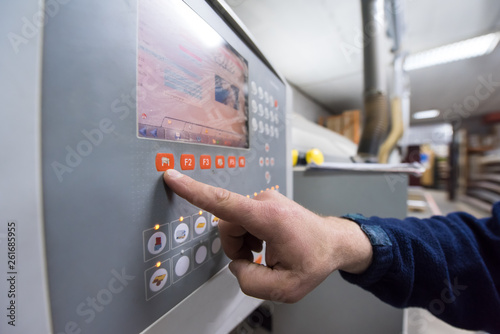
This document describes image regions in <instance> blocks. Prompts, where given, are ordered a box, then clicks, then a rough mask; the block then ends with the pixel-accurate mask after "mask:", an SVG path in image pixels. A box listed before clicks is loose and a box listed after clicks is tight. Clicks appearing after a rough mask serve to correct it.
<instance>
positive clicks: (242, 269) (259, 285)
mask: <svg viewBox="0 0 500 334" xmlns="http://www.w3.org/2000/svg"><path fill="white" fill-rule="evenodd" d="M229 270H231V272H232V273H233V275H234V276H236V278H237V279H238V283H239V284H240V288H241V291H243V293H245V294H246V295H249V296H252V297H255V298H260V299H267V300H273V301H285V299H286V295H285V289H286V287H287V284H285V283H286V282H284V280H283V276H284V274H285V273H284V272H282V271H279V270H275V269H272V268H270V267H266V266H264V265H260V264H257V263H254V262H250V261H248V260H243V259H238V260H234V261H232V262H231V263H229Z"/></svg>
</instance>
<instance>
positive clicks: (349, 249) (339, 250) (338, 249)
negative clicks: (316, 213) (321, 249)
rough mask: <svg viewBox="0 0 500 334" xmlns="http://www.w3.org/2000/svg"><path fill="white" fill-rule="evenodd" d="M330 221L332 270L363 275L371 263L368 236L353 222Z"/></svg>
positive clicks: (345, 220)
mask: <svg viewBox="0 0 500 334" xmlns="http://www.w3.org/2000/svg"><path fill="white" fill-rule="evenodd" d="M328 219H329V220H331V224H330V225H331V227H332V234H331V235H332V238H333V240H332V241H331V245H332V246H333V247H332V249H333V255H332V256H333V259H334V260H333V263H334V270H342V271H345V272H348V273H351V274H361V273H363V272H364V271H365V270H366V269H368V267H369V266H370V265H371V263H372V258H373V248H372V244H371V243H370V239H368V236H367V235H366V234H365V233H364V232H363V230H361V228H360V226H359V225H358V224H356V223H355V222H353V221H351V220H348V219H344V218H338V217H328Z"/></svg>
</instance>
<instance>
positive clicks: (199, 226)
mask: <svg viewBox="0 0 500 334" xmlns="http://www.w3.org/2000/svg"><path fill="white" fill-rule="evenodd" d="M206 229H207V219H206V218H205V217H203V216H199V217H198V219H196V221H195V222H194V232H195V233H196V234H198V235H199V234H202V233H203V232H205V230H206Z"/></svg>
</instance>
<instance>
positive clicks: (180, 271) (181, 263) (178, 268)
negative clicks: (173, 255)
mask: <svg viewBox="0 0 500 334" xmlns="http://www.w3.org/2000/svg"><path fill="white" fill-rule="evenodd" d="M190 263H191V261H190V260H189V257H188V256H186V255H184V256H181V258H180V259H179V260H178V261H177V263H176V264H175V274H176V275H177V276H178V277H180V276H184V275H185V274H186V273H187V271H188V270H189V264H190Z"/></svg>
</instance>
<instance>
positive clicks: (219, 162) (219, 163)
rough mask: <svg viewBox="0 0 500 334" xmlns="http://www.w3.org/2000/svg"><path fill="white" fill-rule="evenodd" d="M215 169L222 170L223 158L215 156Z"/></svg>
mask: <svg viewBox="0 0 500 334" xmlns="http://www.w3.org/2000/svg"><path fill="white" fill-rule="evenodd" d="M215 167H217V168H224V156H222V155H216V156H215Z"/></svg>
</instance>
